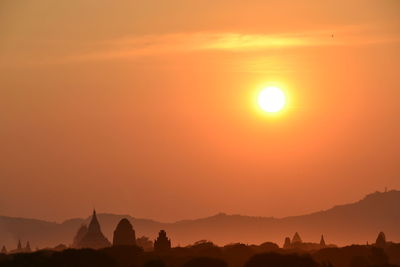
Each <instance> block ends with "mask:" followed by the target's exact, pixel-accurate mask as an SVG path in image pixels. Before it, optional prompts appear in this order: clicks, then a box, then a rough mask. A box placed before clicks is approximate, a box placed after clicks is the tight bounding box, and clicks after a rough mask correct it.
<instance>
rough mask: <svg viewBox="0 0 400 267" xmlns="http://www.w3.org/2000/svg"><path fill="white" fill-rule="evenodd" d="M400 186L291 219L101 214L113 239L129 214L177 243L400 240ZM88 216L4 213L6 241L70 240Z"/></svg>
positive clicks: (2, 238)
mask: <svg viewBox="0 0 400 267" xmlns="http://www.w3.org/2000/svg"><path fill="white" fill-rule="evenodd" d="M399 207H400V191H396V190H392V191H388V192H375V193H372V194H369V195H367V196H366V197H364V198H363V199H362V200H360V201H358V202H355V203H351V204H346V205H340V206H335V207H333V208H331V209H328V210H324V211H319V212H315V213H311V214H307V215H302V216H292V217H285V218H272V217H269V218H268V217H250V216H242V215H227V214H224V213H219V214H216V215H214V216H211V217H207V218H201V219H194V220H182V221H177V222H173V223H162V222H157V221H154V220H148V219H139V218H134V217H131V216H129V215H115V214H98V220H99V222H100V224H101V229H102V231H103V233H104V235H105V236H106V237H107V238H108V239H109V240H112V236H113V231H114V230H115V227H116V226H117V224H118V222H119V221H120V220H121V219H123V218H127V219H128V220H129V221H130V222H131V223H132V225H133V228H134V230H135V232H136V236H137V237H141V236H148V237H149V238H150V239H152V240H154V239H155V238H156V237H157V236H158V232H159V231H160V230H161V229H164V230H166V231H167V233H168V236H169V238H171V241H172V245H173V246H177V245H181V246H184V245H187V244H193V243H194V242H196V241H198V240H204V239H205V240H211V241H213V242H214V243H216V244H221V245H223V244H228V243H233V242H242V243H249V244H250V243H253V244H260V243H263V242H265V241H272V242H276V243H278V244H279V245H280V246H282V245H283V242H284V240H285V237H287V236H292V235H293V234H294V233H295V232H298V233H299V234H300V235H301V237H302V239H303V241H305V242H316V243H319V241H320V238H321V235H322V234H323V235H324V238H325V241H326V242H327V244H328V243H329V244H331V243H334V244H338V245H345V244H365V243H366V242H369V243H373V242H375V239H376V236H377V234H378V233H379V232H381V231H383V232H384V233H385V234H386V237H387V239H388V240H389V241H392V240H393V241H397V242H398V241H400V227H399V225H400V208H399ZM89 219H90V217H88V218H86V219H78V218H77V219H70V220H67V221H64V222H63V223H55V222H47V221H42V220H36V219H25V218H13V217H6V216H0V246H3V245H5V246H6V247H7V249H13V248H15V247H16V245H17V243H18V240H19V239H21V240H23V242H26V241H30V243H31V245H32V248H33V249H34V248H36V247H39V248H44V247H54V246H56V245H58V244H60V243H63V244H66V245H70V244H71V243H72V240H73V237H74V236H75V234H76V232H77V231H78V229H79V228H80V226H81V225H82V224H88V223H89Z"/></svg>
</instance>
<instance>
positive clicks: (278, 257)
mask: <svg viewBox="0 0 400 267" xmlns="http://www.w3.org/2000/svg"><path fill="white" fill-rule="evenodd" d="M318 266H319V265H318V264H317V263H316V262H315V261H314V260H313V259H312V258H311V257H309V256H299V255H297V254H290V255H282V254H277V253H264V254H258V255H254V256H253V257H252V258H250V260H249V261H248V262H247V263H246V264H245V265H244V267H318Z"/></svg>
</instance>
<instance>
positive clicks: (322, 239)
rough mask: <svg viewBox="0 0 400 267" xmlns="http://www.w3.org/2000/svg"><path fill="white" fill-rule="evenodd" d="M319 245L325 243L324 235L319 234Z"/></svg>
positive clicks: (323, 245) (324, 244)
mask: <svg viewBox="0 0 400 267" xmlns="http://www.w3.org/2000/svg"><path fill="white" fill-rule="evenodd" d="M319 244H320V246H321V247H325V246H326V243H325V239H324V235H321V241H320V242H319Z"/></svg>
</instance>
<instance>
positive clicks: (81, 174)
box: [0, 0, 400, 221]
mask: <svg viewBox="0 0 400 267" xmlns="http://www.w3.org/2000/svg"><path fill="white" fill-rule="evenodd" d="M399 10H400V1H397V0H362V1H361V0H353V1H348V0H336V1H333V0H332V1H330V0H328V1H320V0H308V1H305V0H304V1H303V0H298V1H288V0H283V1H277V0H276V1H275V0H268V1H266V0H248V1H239V0H132V1H128V0H121V1H108V0H79V1H78V0H68V1H67V0H62V1H53V0H37V1H33V0H28V1H22V0H0V149H1V153H0V215H7V216H17V217H30V218H40V219H46V220H52V221H62V220H65V219H68V218H71V217H83V216H88V215H90V214H91V210H92V209H93V207H95V208H96V209H97V210H98V212H110V213H117V214H130V215H132V216H134V217H138V218H151V219H155V220H161V221H176V220H180V219H188V218H199V217H205V216H210V215H213V214H215V213H218V212H225V213H228V214H243V215H252V216H274V217H284V216H289V215H300V214H305V213H309V212H313V211H318V210H322V209H328V208H330V207H332V206H334V205H337V204H344V203H348V202H354V201H357V200H359V199H361V198H362V197H363V196H364V195H366V194H368V193H371V192H374V191H376V190H380V191H382V190H384V188H385V187H388V188H389V189H400V179H399V175H400V164H399V158H400V140H399V136H400V123H399V122H400V121H399V115H400V105H399V104H398V100H399V99H400V79H399V70H400V16H399V15H398V11H399ZM268 85H275V86H278V87H280V88H281V89H282V90H283V91H284V92H285V94H286V96H287V105H286V107H285V109H284V110H283V111H282V112H280V113H279V114H277V115H275V116H271V115H268V114H265V113H263V112H261V110H260V108H259V107H258V106H257V103H256V102H257V100H256V96H257V94H258V92H259V91H260V90H261V89H262V88H264V87H265V86H268Z"/></svg>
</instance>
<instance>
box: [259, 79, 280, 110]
mask: <svg viewBox="0 0 400 267" xmlns="http://www.w3.org/2000/svg"><path fill="white" fill-rule="evenodd" d="M285 104H286V96H285V94H284V93H283V91H282V90H281V89H279V88H278V87H274V86H270V87H267V88H265V89H263V90H262V91H261V92H260V93H259V95H258V105H259V106H260V108H261V109H262V110H263V111H265V112H271V113H275V112H278V111H280V110H282V109H283V108H284V106H285Z"/></svg>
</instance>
